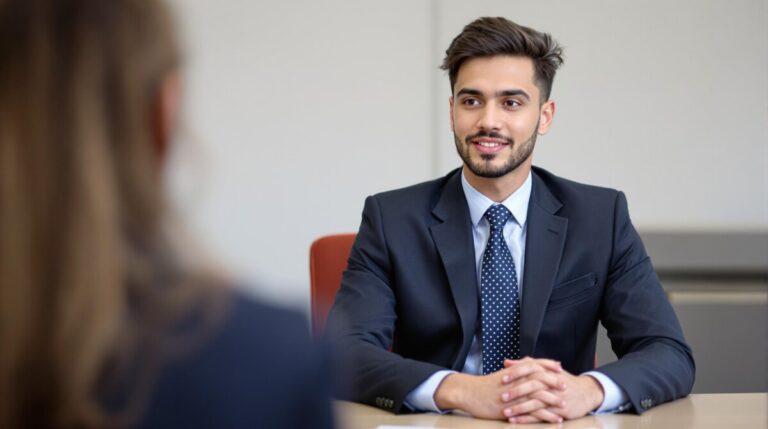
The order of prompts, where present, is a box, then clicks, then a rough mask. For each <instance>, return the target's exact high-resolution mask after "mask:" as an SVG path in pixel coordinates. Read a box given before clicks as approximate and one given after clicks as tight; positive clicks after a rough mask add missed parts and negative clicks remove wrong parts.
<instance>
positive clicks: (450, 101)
mask: <svg viewBox="0 0 768 429" xmlns="http://www.w3.org/2000/svg"><path fill="white" fill-rule="evenodd" d="M448 106H449V109H448V111H449V114H450V115H451V118H450V120H451V131H453V130H454V127H453V96H452V95H451V96H450V97H448Z"/></svg>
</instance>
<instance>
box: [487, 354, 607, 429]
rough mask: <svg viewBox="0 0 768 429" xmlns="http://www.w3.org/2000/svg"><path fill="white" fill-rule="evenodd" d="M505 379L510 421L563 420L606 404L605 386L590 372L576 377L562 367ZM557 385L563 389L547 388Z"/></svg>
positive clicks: (515, 363) (509, 364)
mask: <svg viewBox="0 0 768 429" xmlns="http://www.w3.org/2000/svg"><path fill="white" fill-rule="evenodd" d="M526 359H528V358H526ZM523 361H524V360H521V361H510V360H507V361H505V362H504V366H505V367H506V369H510V368H516V367H517V366H518V365H522V362H523ZM553 379H554V380H555V381H553ZM502 382H503V383H505V384H507V385H508V387H509V389H508V392H509V393H510V396H509V397H507V399H508V400H509V405H508V406H507V407H506V408H505V409H504V414H505V416H507V417H508V419H509V422H510V423H537V422H550V423H559V422H562V421H563V419H575V418H579V417H583V416H585V415H586V414H587V413H589V412H591V411H594V410H596V409H597V408H598V407H599V406H600V404H602V403H603V396H604V394H603V388H602V386H601V385H600V383H598V382H597V380H595V379H594V378H592V377H590V376H588V375H582V376H575V375H572V374H570V373H568V372H567V371H562V370H561V371H559V372H553V371H549V372H543V373H542V372H533V373H531V374H530V375H527V376H525V377H519V378H517V379H514V380H510V379H502ZM553 384H554V385H560V386H562V388H561V389H557V390H553V389H548V388H546V387H544V386H552V385H553Z"/></svg>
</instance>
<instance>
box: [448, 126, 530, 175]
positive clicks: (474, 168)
mask: <svg viewBox="0 0 768 429" xmlns="http://www.w3.org/2000/svg"><path fill="white" fill-rule="evenodd" d="M536 129H538V124H537V126H536ZM478 137H490V138H496V139H504V140H505V141H506V142H507V144H508V145H509V148H510V150H511V152H512V153H510V154H509V156H508V157H507V159H506V162H505V163H503V164H502V165H499V166H494V165H493V164H492V161H493V160H494V159H496V158H497V157H500V156H501V155H500V154H480V159H472V155H471V154H470V148H471V146H472V143H471V140H472V139H475V138H478ZM536 137H537V134H536V131H534V132H533V134H532V135H531V137H530V138H529V139H528V140H526V141H524V142H522V143H521V144H520V145H519V147H517V146H518V145H517V144H516V143H515V141H514V140H513V139H512V138H509V137H506V136H503V135H501V134H499V133H496V132H490V133H489V132H485V131H480V132H479V133H477V134H472V135H469V136H467V137H466V138H465V139H464V142H462V141H461V139H459V136H457V135H456V132H455V131H454V132H453V139H454V141H455V142H456V152H458V153H459V156H460V157H461V160H462V161H464V165H466V166H467V168H469V171H471V172H472V173H474V174H475V175H476V176H478V177H485V178H489V179H495V178H497V177H502V176H504V175H506V174H508V173H510V172H512V171H514V170H515V169H516V168H517V167H519V166H520V164H522V163H523V162H525V160H527V159H528V158H530V157H531V154H532V153H533V148H534V146H536Z"/></svg>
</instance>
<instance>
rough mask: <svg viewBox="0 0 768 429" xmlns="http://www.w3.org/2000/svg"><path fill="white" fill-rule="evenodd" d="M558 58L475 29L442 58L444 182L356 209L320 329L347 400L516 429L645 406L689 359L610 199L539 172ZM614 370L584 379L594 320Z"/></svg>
mask: <svg viewBox="0 0 768 429" xmlns="http://www.w3.org/2000/svg"><path fill="white" fill-rule="evenodd" d="M561 63H562V57H561V48H560V47H559V46H558V45H557V43H556V42H555V41H554V40H553V39H552V38H551V37H550V36H549V35H547V34H543V33H540V32H538V31H535V30H533V29H530V28H526V27H523V26H520V25H517V24H515V23H513V22H510V21H508V20H506V19H504V18H480V19H478V20H476V21H474V22H472V23H470V24H469V25H467V26H466V27H465V28H464V30H463V31H462V32H461V34H459V35H458V36H457V37H456V38H455V39H454V40H453V42H452V43H451V46H450V47H449V48H448V50H447V51H446V57H445V60H444V62H443V68H444V69H445V70H447V71H448V75H449V78H450V83H451V88H452V94H453V95H452V97H451V98H450V100H449V105H450V114H451V126H452V128H453V132H454V136H455V144H456V150H457V152H458V153H459V156H460V157H461V159H462V161H463V167H462V168H460V169H457V170H455V171H453V172H451V173H449V174H448V175H447V176H445V177H443V178H441V179H438V180H435V181H431V182H426V183H422V184H418V185H414V186H411V187H408V188H404V189H399V190H395V191H390V192H385V193H381V194H378V195H375V196H372V197H369V198H368V199H367V200H366V203H365V208H364V210H363V220H362V224H361V226H360V230H359V233H358V236H357V241H356V242H355V245H354V247H353V249H352V253H351V255H350V258H349V265H348V267H347V271H346V272H345V274H344V277H343V280H342V285H341V289H340V290H339V293H338V295H337V297H336V303H335V305H334V307H333V310H332V312H331V316H330V320H329V327H330V329H331V331H330V332H332V335H334V336H335V337H336V340H337V341H338V342H339V343H340V344H341V346H342V347H341V349H342V350H344V351H345V353H346V355H347V357H348V358H349V359H350V362H349V366H348V367H349V368H351V372H352V380H353V384H354V388H353V392H352V399H353V400H356V401H360V402H363V403H368V404H372V405H376V406H378V407H381V408H384V409H388V410H392V411H394V412H405V411H411V410H414V411H428V410H432V411H446V410H452V409H460V410H463V411H466V412H468V413H470V414H472V415H473V416H476V417H480V418H489V419H507V420H509V421H510V422H514V423H527V422H539V421H546V422H560V421H562V420H563V419H572V418H578V417H581V416H584V415H585V414H587V413H590V412H619V411H623V410H632V411H634V412H636V413H642V412H643V411H644V410H646V409H648V408H650V407H652V406H654V405H657V404H660V403H662V402H666V401H670V400H673V399H675V398H679V397H682V396H685V395H687V394H688V393H689V392H690V390H691V387H692V385H693V379H694V371H695V370H694V362H693V357H692V355H691V350H690V348H689V347H688V346H687V345H686V343H685V340H684V338H683V334H682V331H681V328H680V325H679V323H678V321H677V318H676V317H675V314H674V311H673V309H672V307H671V305H670V304H669V302H668V300H667V299H666V297H665V295H664V291H663V290H662V287H661V285H660V283H659V280H658V278H657V277H656V274H655V273H654V271H653V267H652V266H651V262H650V259H649V258H648V256H647V255H646V253H645V249H644V247H643V244H642V242H641V240H640V237H639V236H638V234H637V232H636V231H635V229H634V228H633V226H632V224H631V222H630V219H629V214H628V212H627V203H626V200H625V198H624V195H623V194H622V193H621V192H618V191H615V190H611V189H606V188H598V187H594V186H588V185H582V184H578V183H574V182H571V181H568V180H565V179H562V178H559V177H557V176H554V175H553V174H551V173H549V172H547V171H546V170H543V169H541V168H538V167H533V166H532V153H533V149H534V146H535V143H536V138H537V136H538V135H539V134H546V132H547V131H548V130H549V127H550V126H551V124H552V120H553V118H554V115H555V103H554V102H553V101H552V100H550V99H549V94H550V89H551V87H552V81H553V79H554V75H555V71H556V69H557V68H558V66H559V65H560V64H561ZM598 322H601V323H602V324H603V325H604V326H605V327H606V328H607V330H608V335H609V337H610V339H611V344H612V346H613V349H614V351H615V352H616V354H617V356H618V357H619V360H618V361H616V362H613V363H610V364H607V365H604V366H601V367H599V368H596V369H594V370H593V363H594V354H595V341H596V331H597V323H598Z"/></svg>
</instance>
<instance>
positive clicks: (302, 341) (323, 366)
mask: <svg viewBox="0 0 768 429" xmlns="http://www.w3.org/2000/svg"><path fill="white" fill-rule="evenodd" d="M231 304H232V305H231V307H230V308H229V313H228V315H227V320H226V321H225V322H224V323H223V324H222V325H220V326H216V327H215V329H216V331H215V332H214V334H213V335H212V336H211V337H208V338H207V339H206V341H205V343H204V344H203V345H202V346H201V347H198V348H197V349H195V350H194V352H192V353H191V354H185V355H184V356H182V357H181V358H178V359H176V360H174V361H172V362H170V363H169V364H168V365H165V366H163V367H162V370H161V372H160V374H159V375H158V376H157V378H156V380H155V383H154V385H153V389H152V393H151V396H150V398H149V402H148V408H147V409H146V412H145V413H144V414H143V415H142V418H141V420H140V421H139V422H138V423H137V425H136V427H140V428H323V429H326V428H331V427H333V421H332V420H333V419H332V410H331V403H330V396H331V394H330V390H331V385H330V381H331V378H332V376H331V373H330V368H329V366H330V365H329V362H328V360H327V359H326V358H324V356H325V354H324V353H321V352H320V351H319V350H318V348H317V347H316V346H314V345H312V343H311V341H310V336H309V330H308V324H307V321H306V319H305V318H304V317H303V316H301V315H300V314H298V313H294V312H291V311H286V310H282V309H278V308H275V307H272V306H268V305H264V304H261V303H258V302H256V301H253V300H250V299H247V298H244V297H242V296H238V295H235V296H234V297H233V300H232V303H231Z"/></svg>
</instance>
